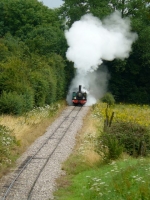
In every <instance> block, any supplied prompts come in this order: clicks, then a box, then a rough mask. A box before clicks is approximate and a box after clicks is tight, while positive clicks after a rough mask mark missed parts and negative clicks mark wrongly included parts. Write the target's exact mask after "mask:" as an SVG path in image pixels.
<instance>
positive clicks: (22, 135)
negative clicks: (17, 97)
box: [0, 102, 65, 177]
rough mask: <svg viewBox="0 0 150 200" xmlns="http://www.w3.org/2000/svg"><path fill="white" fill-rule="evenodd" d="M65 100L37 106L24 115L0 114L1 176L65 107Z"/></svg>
mask: <svg viewBox="0 0 150 200" xmlns="http://www.w3.org/2000/svg"><path fill="white" fill-rule="evenodd" d="M64 107H65V102H60V103H56V104H52V105H51V106H48V105H47V106H45V107H37V108H34V109H33V110H32V111H30V112H28V113H25V114H24V115H23V116H18V117H17V116H12V115H1V116H0V177H1V176H2V175H3V174H4V173H6V172H7V171H8V170H9V168H10V167H12V166H13V165H14V163H15V160H16V159H17V157H18V156H20V155H21V154H22V153H23V152H24V151H25V150H26V149H27V147H28V146H29V145H30V144H31V143H32V142H34V141H35V139H36V138H38V137H39V136H41V135H43V134H44V133H45V131H46V129H47V127H48V126H49V125H50V124H51V123H52V122H53V121H54V119H55V118H56V117H57V116H58V115H59V113H60V112H61V111H62V109H64Z"/></svg>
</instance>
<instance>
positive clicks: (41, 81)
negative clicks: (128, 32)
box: [0, 0, 150, 114]
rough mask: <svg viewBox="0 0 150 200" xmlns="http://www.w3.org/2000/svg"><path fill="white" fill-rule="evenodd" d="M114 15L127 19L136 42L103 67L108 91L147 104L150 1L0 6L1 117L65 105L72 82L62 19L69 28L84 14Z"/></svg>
mask: <svg viewBox="0 0 150 200" xmlns="http://www.w3.org/2000/svg"><path fill="white" fill-rule="evenodd" d="M110 2H111V3H110ZM116 9H117V10H120V11H121V13H122V17H130V18H131V26H132V30H133V31H134V32H137V34H138V40H137V41H136V42H135V43H134V45H133V47H132V53H131V54H130V57H129V58H128V59H126V60H124V61H121V60H114V61H112V62H105V61H104V62H105V64H106V65H107V66H108V69H109V72H110V74H111V79H110V82H109V91H110V92H112V94H113V95H114V96H115V99H116V100H117V101H124V102H130V103H149V102H150V81H149V80H150V4H149V0H132V1H126V0H125V1H118V0H113V1H109V0H101V1H98V0H92V1H91V0H87V1H86V3H85V1H83V0H78V1H77V0H64V4H63V6H62V7H60V8H59V9H49V8H48V7H46V6H44V5H43V4H42V3H41V2H38V1H37V0H1V1H0V113H12V114H22V113H24V112H26V111H29V110H31V109H32V108H33V107H37V106H44V105H45V104H51V103H53V102H55V101H57V100H60V99H64V98H65V97H66V92H67V89H68V86H69V83H70V81H71V79H72V78H73V76H74V68H73V63H71V62H68V61H66V57H65V53H66V50H67V42H66V39H65V37H64V29H65V28H64V27H65V25H64V21H65V19H67V24H66V25H67V26H68V27H70V26H71V25H72V23H73V22H74V21H76V20H79V19H80V17H81V16H82V15H84V14H85V13H87V12H91V13H93V14H94V15H95V16H97V17H100V18H101V19H103V18H104V17H105V16H107V15H109V14H110V13H112V12H113V11H114V10H116Z"/></svg>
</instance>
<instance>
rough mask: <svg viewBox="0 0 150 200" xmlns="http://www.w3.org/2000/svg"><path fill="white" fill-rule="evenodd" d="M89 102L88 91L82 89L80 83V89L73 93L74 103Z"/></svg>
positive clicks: (82, 103)
mask: <svg viewBox="0 0 150 200" xmlns="http://www.w3.org/2000/svg"><path fill="white" fill-rule="evenodd" d="M86 102H87V93H86V92H82V91H81V85H79V91H78V92H73V93H72V103H73V105H75V106H76V105H84V104H85V103H86Z"/></svg>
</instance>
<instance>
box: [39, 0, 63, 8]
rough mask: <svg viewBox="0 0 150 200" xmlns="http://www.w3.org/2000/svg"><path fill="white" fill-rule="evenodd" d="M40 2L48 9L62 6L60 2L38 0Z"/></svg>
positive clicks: (56, 0)
mask: <svg viewBox="0 0 150 200" xmlns="http://www.w3.org/2000/svg"><path fill="white" fill-rule="evenodd" d="M39 1H42V2H43V4H44V5H45V6H48V7H49V8H58V7H59V6H61V5H62V4H63V1H62V0H39Z"/></svg>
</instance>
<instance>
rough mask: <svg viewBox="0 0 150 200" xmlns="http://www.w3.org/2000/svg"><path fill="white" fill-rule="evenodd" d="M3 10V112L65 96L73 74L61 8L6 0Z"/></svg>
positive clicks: (0, 92)
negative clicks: (69, 73) (70, 73)
mask: <svg viewBox="0 0 150 200" xmlns="http://www.w3.org/2000/svg"><path fill="white" fill-rule="evenodd" d="M0 10H1V12H0V72H1V73H0V113H12V114H22V113H23V112H26V111H29V110H31V109H32V108H33V107H36V106H44V105H46V104H51V103H53V102H55V101H57V100H60V99H63V98H65V95H66V90H67V85H68V83H69V81H70V77H71V76H70V75H68V73H67V66H66V63H65V59H64V58H65V52H66V40H65V37H64V31H63V29H62V21H61V20H60V19H59V16H58V11H57V10H52V9H49V8H48V7H46V6H44V5H43V4H42V3H41V2H38V1H37V0H22V1H20V0H10V1H7V0H2V1H1V2H0Z"/></svg>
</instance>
